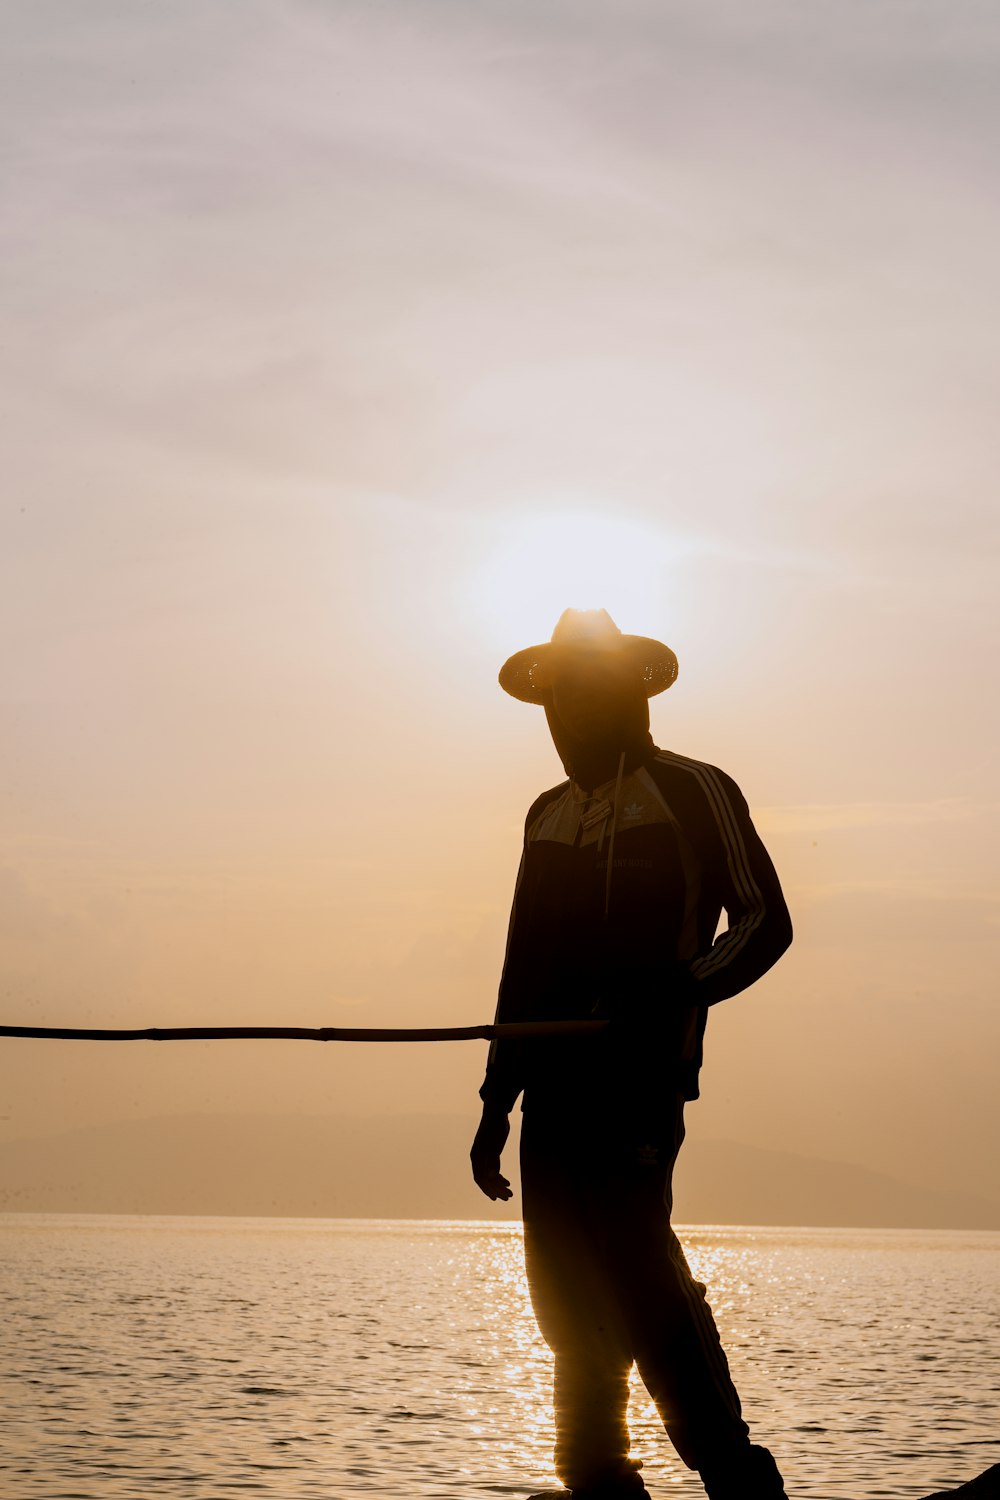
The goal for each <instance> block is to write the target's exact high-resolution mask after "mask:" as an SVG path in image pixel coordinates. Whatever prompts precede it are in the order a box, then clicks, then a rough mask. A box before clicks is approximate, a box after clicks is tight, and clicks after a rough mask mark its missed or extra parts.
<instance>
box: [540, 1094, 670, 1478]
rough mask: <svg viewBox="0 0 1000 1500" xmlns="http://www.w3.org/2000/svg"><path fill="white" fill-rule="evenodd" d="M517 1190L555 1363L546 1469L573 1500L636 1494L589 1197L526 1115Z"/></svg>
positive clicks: (574, 1169)
mask: <svg viewBox="0 0 1000 1500" xmlns="http://www.w3.org/2000/svg"><path fill="white" fill-rule="evenodd" d="M521 1191H522V1209H523V1214H524V1248H525V1264H526V1268H527V1273H528V1285H529V1287H530V1290H531V1300H532V1305H533V1307H534V1310H535V1316H536V1318H537V1320H538V1326H539V1328H540V1330H541V1333H542V1336H543V1338H544V1339H545V1341H546V1343H547V1344H548V1345H549V1348H550V1349H551V1350H552V1353H553V1357H554V1360H555V1388H554V1396H555V1420H556V1451H555V1468H556V1473H557V1474H558V1475H559V1477H560V1479H561V1480H562V1482H563V1483H564V1484H565V1485H566V1486H567V1487H568V1488H569V1489H571V1490H572V1491H573V1493H574V1495H576V1494H578V1493H579V1492H581V1491H583V1492H584V1493H586V1492H587V1491H588V1490H590V1489H595V1490H596V1489H597V1488H598V1487H603V1486H608V1487H609V1490H608V1492H609V1493H610V1492H611V1489H610V1487H614V1488H615V1489H617V1488H618V1487H619V1486H621V1492H622V1493H623V1494H624V1493H627V1492H628V1489H629V1488H633V1487H634V1490H635V1492H636V1493H637V1494H639V1495H641V1494H642V1493H644V1490H643V1485H642V1482H641V1480H640V1479H639V1477H638V1474H637V1472H636V1470H637V1466H636V1465H635V1464H634V1463H633V1462H632V1461H631V1460H630V1458H629V1434H628V1423H627V1421H626V1410H627V1407H628V1377H629V1370H630V1368H631V1365H632V1356H631V1352H630V1350H629V1347H628V1342H627V1334H626V1328H625V1324H624V1322H623V1320H622V1316H621V1310H620V1308H619V1306H618V1303H617V1299H616V1298H615V1296H614V1294H613V1292H612V1289H611V1287H610V1285H609V1282H608V1277H607V1271H606V1266H605V1264H604V1261H603V1259H602V1256H601V1253H600V1239H601V1229H600V1219H601V1216H602V1210H601V1204H600V1202H599V1201H598V1200H599V1193H598V1192H597V1191H596V1190H595V1184H594V1180H593V1178H592V1177H591V1175H590V1174H589V1172H588V1170H587V1163H586V1161H581V1160H580V1158H579V1157H576V1158H574V1155H573V1153H572V1150H571V1149H570V1147H569V1143H568V1142H567V1141H566V1140H565V1138H563V1137H562V1136H561V1134H560V1131H559V1129H558V1127H557V1126H553V1125H552V1124H551V1122H548V1121H545V1120H538V1119H532V1117H531V1115H530V1114H529V1113H527V1112H526V1113H525V1116H524V1122H523V1128H522V1134H521Z"/></svg>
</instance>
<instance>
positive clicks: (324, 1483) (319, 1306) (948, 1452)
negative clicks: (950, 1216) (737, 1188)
mask: <svg viewBox="0 0 1000 1500" xmlns="http://www.w3.org/2000/svg"><path fill="white" fill-rule="evenodd" d="M680 1234H681V1238H682V1241H683V1242H684V1244H685V1246H686V1248H687V1251H688V1258H689V1260H690V1262H691V1265H692V1269H693V1270H694V1272H695V1274H696V1275H697V1276H698V1277H699V1279H700V1280H702V1281H704V1282H706V1283H707V1284H708V1287H709V1296H710V1301H711V1303H712V1306H713V1308H714V1310H715V1314H716V1318H717V1320H718V1322H719V1325H720V1328H721V1331H722V1336H723V1340H724V1343H725V1345H726V1348H727V1350H728V1352H729V1358H730V1364H731V1366H732V1369H733V1373H734V1376H735V1379H736V1383H737V1386H738V1388H739V1390H740V1392H741V1395H742V1398H743V1403H744V1410H745V1414H746V1416H747V1418H748V1420H749V1421H750V1423H751V1426H752V1430H753V1435H754V1437H755V1438H756V1439H757V1440H758V1441H761V1442H764V1443H766V1444H767V1445H768V1446H769V1447H771V1448H772V1449H773V1451H774V1452H775V1454H776V1455H777V1457H778V1460H779V1462H780V1464H781V1467H782V1469H783V1471H784V1472H785V1474H786V1479H787V1485H788V1489H789V1494H790V1495H791V1496H792V1497H794V1500H868V1497H872V1500H874V1497H876V1496H887V1497H888V1496H892V1497H897V1500H903V1497H908V1496H920V1495H925V1494H927V1493H929V1492H930V1491H932V1490H935V1489H940V1488H946V1487H950V1486H952V1485H955V1484H958V1483H959V1482H960V1481H962V1480H964V1479H968V1478H971V1477H972V1476H973V1475H974V1474H977V1473H979V1472H980V1470H982V1469H984V1468H986V1467H987V1466H988V1465H989V1464H992V1463H995V1462H997V1461H998V1459H1000V1441H998V1435H1000V1391H998V1386H1000V1363H998V1349H997V1335H996V1329H997V1313H998V1302H1000V1295H998V1294H1000V1258H998V1255H997V1251H998V1250H1000V1235H997V1234H989V1233H955V1232H933V1233H922V1232H915V1231H873V1230H822V1229H805V1230H795V1229H760V1228H705V1227H699V1228H692V1229H690V1230H687V1231H683V1230H681V1231H680ZM0 1253H2V1280H0V1304H2V1319H0V1343H2V1359H0V1369H2V1374H3V1390H2V1393H0V1394H2V1401H0V1496H2V1497H3V1500H120V1497H122V1500H123V1497H128V1500H147V1497H149V1496H163V1497H164V1500H223V1497H226V1496H230V1495H245V1496H253V1495H259V1496H269V1497H274V1500H307V1497H316V1500H319V1497H323V1500H354V1497H361V1496H376V1495H377V1496H382V1497H385V1500H404V1497H411V1496H412V1497H421V1500H488V1497H493V1500H496V1497H497V1496H505V1495H506V1496H524V1495H526V1494H528V1493H530V1491H531V1490H532V1489H538V1488H542V1487H543V1486H544V1485H545V1484H547V1483H554V1482H555V1481H554V1475H553V1473H552V1467H551V1462H552V1460H551V1453H552V1406H551V1392H550V1379H551V1365H550V1359H549V1355H548V1352H547V1350H546V1349H545V1347H544V1345H543V1344H542V1342H541V1340H540V1338H539V1336H538V1333H537V1330H536V1328H535V1325H534V1320H533V1318H532V1314H531V1306H530V1301H529V1298H528V1292H527V1287H526V1284H525V1280H524V1274H523V1267H522V1253H521V1235H520V1227H519V1226H518V1225H510V1224H501V1225H498V1224H493V1223H480V1222H473V1223H431V1222H428V1223H422V1222H413V1221H357V1220H354V1221H351V1220H320V1219H311V1220H288V1219H208V1218H188V1219H181V1218H149V1217H116V1216H100V1215H95V1216H66V1215H16V1214H10V1215H5V1216H0ZM630 1423H631V1429H632V1436H633V1451H634V1452H635V1453H637V1454H638V1455H639V1456H641V1458H642V1460H643V1464H644V1468H643V1474H644V1477H645V1478H646V1481H647V1484H648V1486H649V1489H650V1491H651V1493H652V1494H653V1496H655V1497H659V1500H664V1497H667V1496H674V1497H677V1500H687V1497H693V1496H700V1495H702V1494H703V1491H702V1490H701V1486H700V1483H699V1481H698V1479H697V1476H695V1475H692V1474H689V1473H688V1471H687V1470H686V1469H685V1468H684V1467H683V1465H682V1464H681V1463H680V1462H679V1460H678V1459H677V1457H676V1455H675V1454H674V1452H673V1450H672V1449H671V1448H670V1446H669V1444H668V1442H667V1441H666V1439H665V1437H664V1434H663V1430H662V1428H661V1427H660V1424H659V1422H658V1419H657V1417H656V1413H655V1411H654V1409H653V1407H652V1406H651V1404H650V1402H649V1400H648V1398H647V1397H646V1395H645V1393H644V1391H643V1389H642V1387H641V1385H638V1384H637V1385H636V1386H635V1389H634V1391H633V1399H632V1405H631V1409H630Z"/></svg>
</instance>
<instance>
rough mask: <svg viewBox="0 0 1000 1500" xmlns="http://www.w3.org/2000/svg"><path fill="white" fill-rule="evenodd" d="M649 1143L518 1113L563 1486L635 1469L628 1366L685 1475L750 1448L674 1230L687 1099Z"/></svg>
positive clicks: (711, 1323)
mask: <svg viewBox="0 0 1000 1500" xmlns="http://www.w3.org/2000/svg"><path fill="white" fill-rule="evenodd" d="M573 1113H575V1112H573ZM655 1134H656V1137H657V1138H656V1139H654V1140H642V1139H638V1140H637V1139H636V1132H635V1130H634V1129H633V1130H621V1131H619V1130H616V1129H613V1128H612V1129H607V1128H605V1129H600V1128H599V1127H598V1126H597V1125H596V1123H595V1122H593V1121H588V1122H585V1123H583V1124H582V1125H581V1123H580V1121H579V1120H577V1121H574V1120H573V1118H572V1116H571V1114H569V1113H567V1112H565V1111H553V1110H549V1109H545V1108H543V1109H540V1110H536V1109H533V1108H532V1107H531V1105H530V1102H526V1104H525V1112H524V1121H523V1127H522V1134H521V1185H522V1202H523V1211H524V1243H525V1258H526V1263H527V1272H528V1282H529V1286H530V1288H531V1298H532V1303H533V1306H534V1309H535V1316H536V1317H537V1319H538V1325H539V1328H540V1329H541V1332H542V1335H543V1337H544V1338H545V1341H546V1343H547V1344H548V1345H549V1347H550V1349H551V1350H552V1352H553V1355H554V1356H555V1416H556V1454H555V1467H556V1472H557V1473H558V1475H559V1477H560V1479H561V1480H562V1482H563V1483H564V1484H565V1485H566V1486H567V1487H568V1488H570V1489H573V1488H585V1487H589V1486H593V1485H602V1484H611V1485H614V1484H616V1483H618V1482H621V1481H625V1480H627V1478H628V1476H630V1475H634V1474H635V1470H636V1468H637V1467H638V1466H637V1465H636V1464H635V1463H634V1462H632V1461H631V1460H630V1458H629V1436H628V1426H627V1422H626V1408H627V1404H628V1379H629V1372H630V1370H631V1367H632V1365H633V1363H634V1364H636V1365H637V1366H638V1369H639V1374H640V1376H641V1377H642V1380H643V1383H644V1384H645V1386H646V1389H647V1390H648V1391H649V1394H650V1396H651V1397H652V1398H653V1401H654V1402H655V1403H656V1407H657V1410H658V1411H659V1413H660V1416H661V1417H662V1419H663V1424H664V1426H665V1428H666V1430H667V1435H668V1436H669V1438H670V1440H671V1442H672V1443H673V1445H674V1447H675V1448H676V1449H677V1452H678V1453H679V1454H680V1456H681V1458H682V1459H683V1460H684V1462H685V1463H686V1464H687V1465H688V1467H689V1468H692V1469H699V1470H704V1469H711V1468H712V1467H713V1466H714V1465H717V1464H718V1463H720V1462H723V1463H724V1462H726V1456H727V1455H728V1454H730V1453H736V1452H739V1451H743V1450H745V1449H746V1448H747V1441H748V1438H747V1435H748V1428H747V1426H746V1423H745V1422H744V1421H743V1419H742V1416H741V1413H740V1401H739V1396H738V1395H737V1393H736V1389H735V1387H734V1385H733V1382H732V1379H731V1378H730V1374H729V1366H728V1363H727V1361H726V1356H725V1353H724V1352H723V1349H722V1344H721V1342H720V1340H719V1334H718V1330H717V1328H716V1326H715V1320H714V1318H713V1317H712V1312H711V1309H710V1308H709V1305H708V1303H707V1301H706V1299H705V1288H704V1287H703V1286H702V1285H701V1284H700V1282H697V1281H695V1279H694V1277H693V1276H692V1275H691V1272H690V1270H689V1268H688V1264H687V1261H686V1260H685V1258H684V1252H683V1251H682V1249H681V1247H680V1244H679V1242H678V1240H677V1237H676V1236H675V1234H674V1232H673V1230H672V1228H671V1226H670V1210H671V1174H672V1171H673V1166H674V1161H675V1160H676V1157H677V1153H678V1151H679V1150H680V1146H681V1142H682V1140H683V1138H684V1123H683V1100H681V1099H680V1098H678V1099H677V1101H676V1105H675V1108H674V1109H673V1111H672V1115H671V1117H670V1118H668V1119H667V1120H666V1121H665V1122H661V1123H660V1124H659V1125H658V1127H657V1128H656V1131H655Z"/></svg>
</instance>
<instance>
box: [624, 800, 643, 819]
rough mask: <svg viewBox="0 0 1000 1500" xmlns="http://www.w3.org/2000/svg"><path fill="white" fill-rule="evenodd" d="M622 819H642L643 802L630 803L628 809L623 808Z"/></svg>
mask: <svg viewBox="0 0 1000 1500" xmlns="http://www.w3.org/2000/svg"><path fill="white" fill-rule="evenodd" d="M622 817H623V818H641V817H642V803H641V802H630V803H629V804H628V806H627V807H623V808H622Z"/></svg>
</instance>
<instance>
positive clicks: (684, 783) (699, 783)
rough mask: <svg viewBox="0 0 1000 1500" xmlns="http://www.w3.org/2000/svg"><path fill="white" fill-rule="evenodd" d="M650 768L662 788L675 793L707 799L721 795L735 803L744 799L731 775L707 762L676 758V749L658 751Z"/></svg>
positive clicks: (686, 756) (690, 757)
mask: <svg viewBox="0 0 1000 1500" xmlns="http://www.w3.org/2000/svg"><path fill="white" fill-rule="evenodd" d="M649 769H650V771H651V773H652V775H653V777H654V779H655V780H656V781H657V782H659V783H660V785H661V786H663V787H664V789H666V787H668V786H669V787H670V788H672V789H673V790H674V791H683V790H689V791H692V792H697V793H700V794H701V795H702V796H703V797H708V798H709V800H711V799H712V798H713V797H718V796H719V795H720V794H721V795H722V796H724V797H726V798H727V799H728V800H729V801H732V802H736V803H737V804H738V803H740V802H742V801H743V800H744V798H743V793H742V792H741V791H740V789H739V787H738V786H737V784H736V782H735V781H734V780H733V778H732V776H730V775H729V774H728V773H727V772H726V771H723V770H721V769H720V767H719V766H713V765H712V764H711V762H709V761H707V760H695V758H694V757H693V756H691V755H679V754H678V752H677V751H676V750H660V749H659V748H658V749H657V751H656V754H655V755H654V757H653V759H652V761H651V762H650V766H649Z"/></svg>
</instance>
